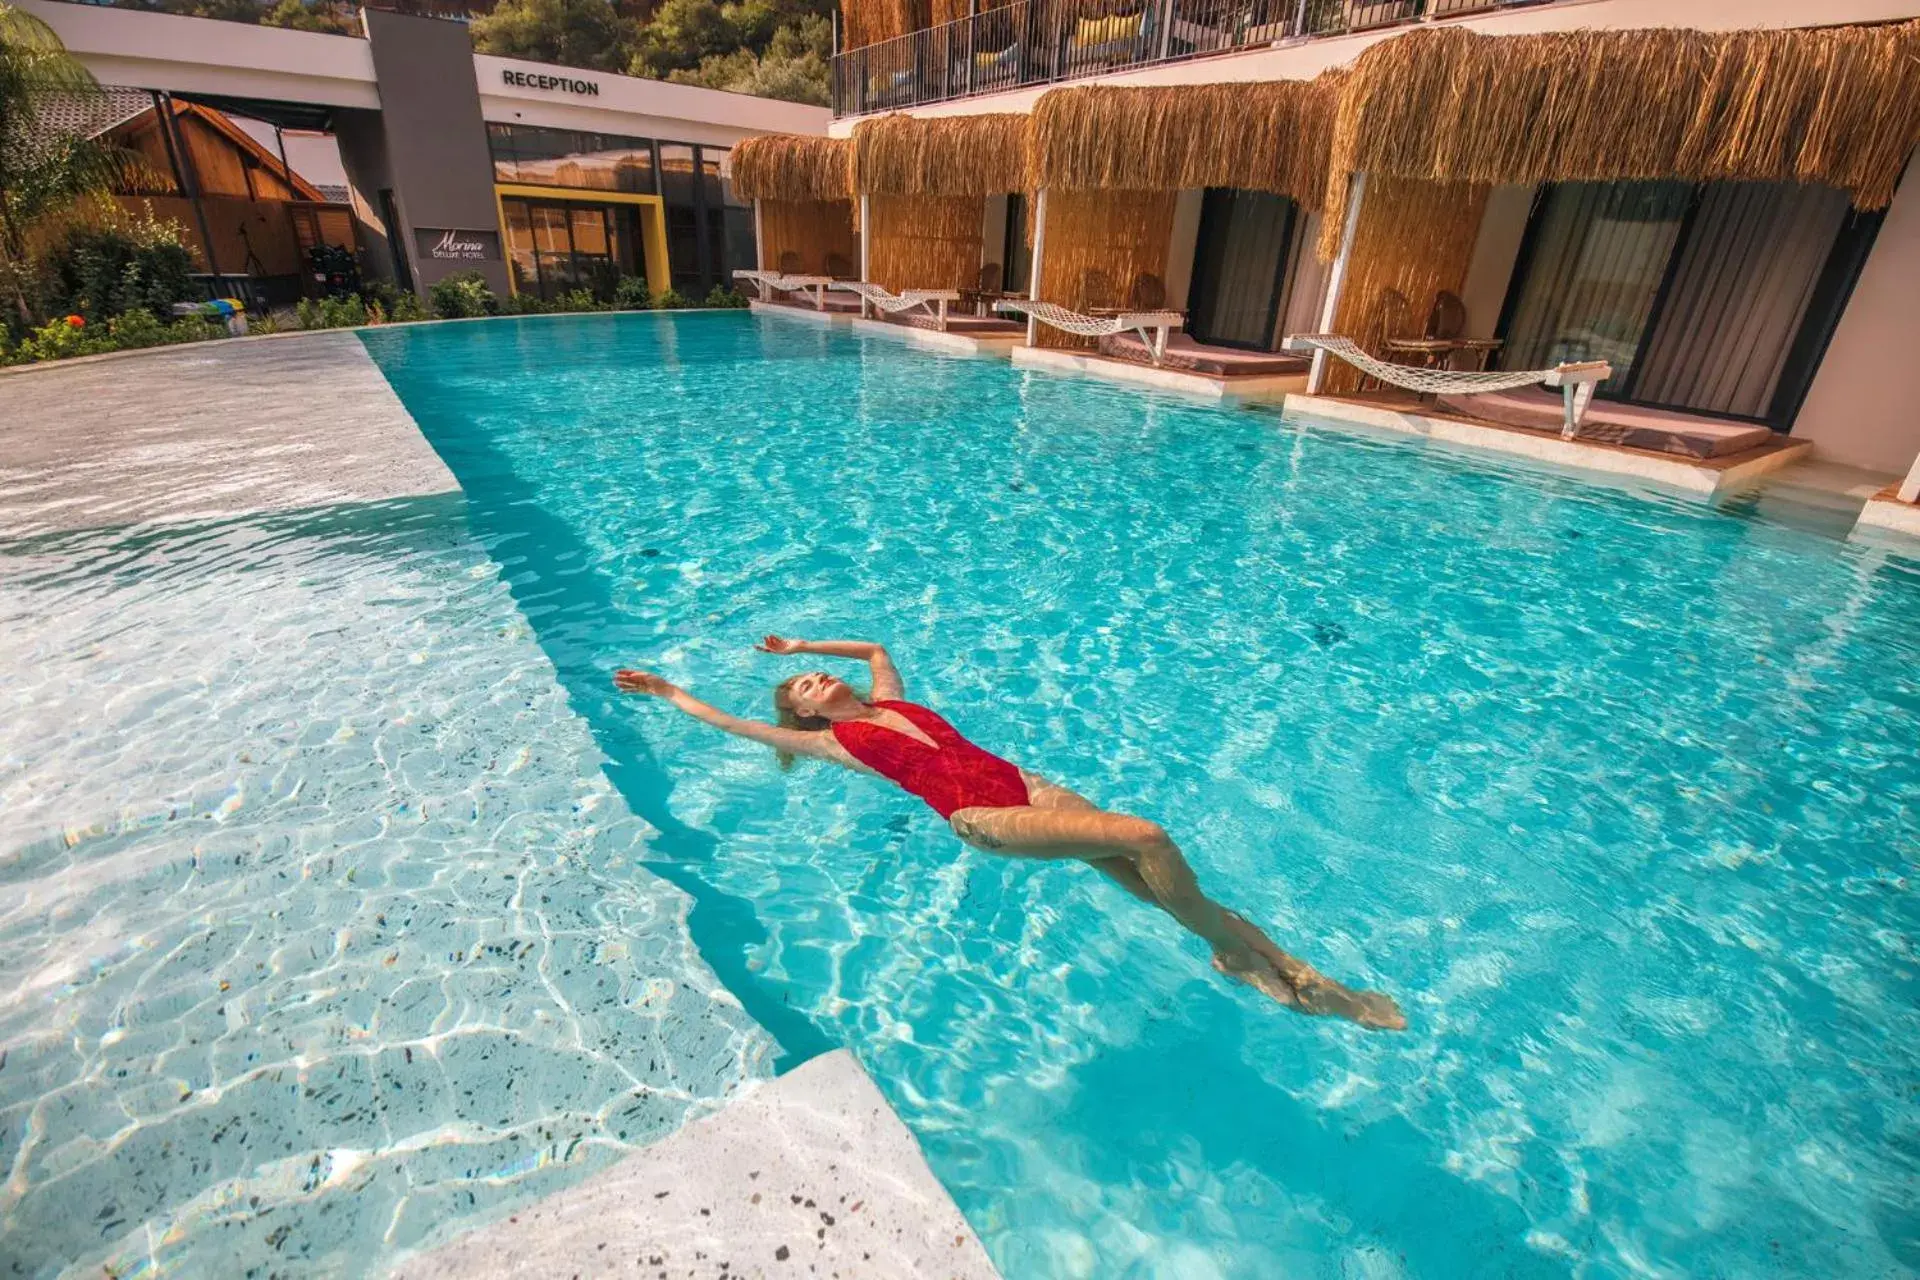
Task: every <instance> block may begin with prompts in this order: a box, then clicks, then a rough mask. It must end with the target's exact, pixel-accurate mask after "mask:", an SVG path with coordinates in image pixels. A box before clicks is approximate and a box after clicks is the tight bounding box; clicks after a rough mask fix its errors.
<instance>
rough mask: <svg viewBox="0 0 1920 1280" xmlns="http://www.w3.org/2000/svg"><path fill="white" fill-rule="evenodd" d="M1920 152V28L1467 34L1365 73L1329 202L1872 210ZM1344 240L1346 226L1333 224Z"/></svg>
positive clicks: (1342, 128)
mask: <svg viewBox="0 0 1920 1280" xmlns="http://www.w3.org/2000/svg"><path fill="white" fill-rule="evenodd" d="M1916 142H1920V23H1916V22H1907V23H1900V24H1896V25H1888V26H1873V27H1827V28H1817V29H1807V30H1789V31H1735V32H1727V33H1722V34H1709V33H1706V32H1700V31H1686V30H1677V29H1663V30H1653V31H1573V32H1564V33H1552V34H1539V35H1516V36H1482V35H1476V34H1474V33H1473V32H1471V31H1467V30H1465V29H1463V28H1459V27H1451V28H1438V29H1434V30H1425V31H1415V32H1410V33H1408V34H1406V35H1402V36H1398V37H1396V38H1394V39H1392V40H1386V41H1382V42H1381V43H1379V44H1377V45H1374V46H1373V47H1372V48H1370V49H1368V50H1366V51H1365V52H1364V53H1362V54H1361V55H1360V57H1359V58H1358V59H1356V60H1355V62H1354V65H1353V69H1352V72H1351V76H1350V78H1349V80H1348V82H1347V86H1346V89H1345V92H1344V93H1343V94H1342V96H1341V101H1340V110H1339V118H1338V121H1337V123H1336V125H1335V128H1334V137H1333V151H1332V161H1331V170H1332V172H1331V174H1330V175H1329V184H1330V185H1329V188H1328V194H1327V201H1326V203H1327V206H1328V208H1329V209H1330V210H1336V211H1337V210H1338V209H1339V208H1340V207H1342V206H1344V203H1345V194H1346V182H1347V176H1348V175H1349V174H1352V173H1356V172H1362V171H1364V172H1369V173H1387V174H1392V175H1394V176H1396V177H1402V178H1422V179H1427V180H1430V181H1466V182H1478V183H1494V182H1578V181H1590V182H1591V181H1618V180H1625V179H1643V178H1680V179H1685V180H1690V181H1712V180H1716V179H1721V180H1746V181H1762V182H1819V183H1825V184H1826V185H1828V186H1833V187H1838V188H1840V189H1841V190H1843V191H1845V192H1847V194H1848V195H1849V196H1851V197H1852V199H1853V202H1854V204H1855V205H1857V206H1859V207H1860V208H1862V209H1881V208H1885V207H1886V205H1887V203H1888V202H1889V201H1890V200H1891V199H1892V198H1893V188H1894V184H1895V183H1896V182H1898V181H1899V178H1900V172H1901V170H1902V168H1904V167H1905V165H1906V162H1907V157H1908V155H1909V154H1910V153H1911V152H1912V150H1913V148H1914V145H1915V143H1916ZM1322 230H1323V233H1324V234H1323V241H1322V245H1321V249H1322V252H1323V253H1327V254H1331V253H1332V252H1333V250H1332V249H1330V248H1329V247H1328V240H1327V239H1326V237H1331V239H1332V240H1333V241H1337V240H1338V238H1339V235H1340V219H1339V218H1338V217H1334V216H1329V217H1328V218H1327V219H1326V220H1325V222H1324V223H1323V226H1322Z"/></svg>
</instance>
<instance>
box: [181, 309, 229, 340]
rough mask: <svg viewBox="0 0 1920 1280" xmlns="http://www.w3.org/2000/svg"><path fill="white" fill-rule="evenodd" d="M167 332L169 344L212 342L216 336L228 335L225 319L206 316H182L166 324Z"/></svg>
mask: <svg viewBox="0 0 1920 1280" xmlns="http://www.w3.org/2000/svg"><path fill="white" fill-rule="evenodd" d="M166 334H167V337H166V341H167V343H168V344H169V345H173V344H176V343H182V342H210V341H212V340H213V339H215V338H224V337H227V336H228V334H227V325H226V322H225V321H224V320H209V319H207V318H206V317H204V316H182V317H181V318H180V319H178V320H175V321H174V322H173V323H172V324H170V325H168V326H166Z"/></svg>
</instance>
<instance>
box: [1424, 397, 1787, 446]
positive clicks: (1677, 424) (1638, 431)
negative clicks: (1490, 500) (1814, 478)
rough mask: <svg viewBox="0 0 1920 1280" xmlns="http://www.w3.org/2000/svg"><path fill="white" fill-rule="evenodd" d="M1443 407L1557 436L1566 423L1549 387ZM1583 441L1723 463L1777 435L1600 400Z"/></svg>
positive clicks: (1458, 400)
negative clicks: (1732, 456) (1714, 459)
mask: <svg viewBox="0 0 1920 1280" xmlns="http://www.w3.org/2000/svg"><path fill="white" fill-rule="evenodd" d="M1439 402H1440V404H1441V405H1442V406H1443V407H1445V408H1447V409H1449V410H1451V411H1453V412H1454V413H1458V414H1462V415H1464V416H1466V417H1469V418H1479V419H1481V420H1482V421H1483V422H1497V423H1500V424H1501V425H1502V426H1508V427H1527V428H1530V429H1534V430H1539V431H1558V430H1560V427H1561V424H1562V423H1563V422H1564V420H1565V418H1564V412H1563V410H1562V408H1561V397H1560V393H1559V392H1558V391H1549V390H1548V389H1546V388H1545V387H1522V388H1520V389H1519V390H1517V391H1493V392H1489V393H1487V394H1485V395H1474V396H1444V395H1443V396H1440V397H1439ZM1580 438H1581V439H1582V440H1597V441H1600V442H1602V443H1605V444H1618V445H1625V446H1627V447H1628V448H1630V449H1646V450H1650V451H1651V452H1654V453H1677V454H1681V455H1683V456H1685V457H1689V458H1722V457H1725V456H1726V455H1728V454H1730V453H1744V452H1745V451H1747V450H1748V449H1757V448H1759V447H1760V446H1761V445H1763V444H1766V443H1767V442H1768V441H1769V440H1771V439H1773V432H1771V431H1769V430H1768V429H1767V428H1765V427H1761V426H1756V425H1754V424H1753V423H1751V422H1736V421H1733V420H1732V419H1729V418H1713V417H1708V416H1706V415H1704V414H1693V413H1676V412H1674V411H1673V410H1671V409H1648V408H1644V407H1642V406H1640V405H1632V404H1612V403H1609V402H1607V401H1605V400H1595V401H1593V402H1591V403H1590V404H1588V405H1587V413H1586V416H1585V417H1583V418H1582V419H1581V420H1580Z"/></svg>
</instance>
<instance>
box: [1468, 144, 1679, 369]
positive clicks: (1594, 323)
mask: <svg viewBox="0 0 1920 1280" xmlns="http://www.w3.org/2000/svg"><path fill="white" fill-rule="evenodd" d="M1692 198H1693V188H1692V186H1691V185H1689V184H1687V183H1684V182H1563V183H1560V184H1558V185H1556V186H1554V187H1552V188H1551V189H1549V191H1548V192H1547V196H1546V204H1545V206H1544V207H1543V208H1542V210H1541V211H1540V214H1539V222H1538V224H1537V225H1536V227H1535V228H1534V232H1533V235H1534V242H1533V255H1532V259H1531V262H1530V264H1529V266H1528V270H1527V277H1526V281H1525V283H1524V285H1523V286H1522V288H1521V293H1520V297H1519V301H1518V305H1516V306H1515V307H1514V309H1513V314H1512V319H1511V320H1510V321H1509V323H1508V326H1507V342H1506V347H1505V351H1504V355H1503V361H1502V363H1503V365H1504V367H1506V368H1508V369H1544V368H1547V367H1549V366H1552V365H1555V364H1559V363H1561V362H1562V361H1569V360H1605V361H1607V362H1608V363H1609V364H1611V365H1612V366H1613V377H1611V378H1610V379H1608V380H1607V382H1606V384H1605V385H1604V387H1603V388H1602V390H1603V391H1605V392H1607V393H1610V394H1613V395H1622V394H1624V393H1625V392H1624V388H1626V387H1627V386H1629V385H1630V383H1631V380H1632V377H1633V360H1634V355H1635V353H1636V352H1637V351H1638V350H1639V349H1640V340H1641V338H1642V337H1643V336H1644V334H1645V332H1646V327H1647V324H1648V321H1649V320H1650V319H1651V317H1652V315H1653V306H1654V300H1655V299H1656V298H1657V297H1658V296H1659V293H1660V282H1661V280H1662V279H1663V278H1664V277H1665V276H1666V272H1667V263H1668V262H1669V261H1670V260H1671V259H1672V257H1673V248H1674V245H1675V244H1676V243H1677V242H1678V241H1679V237H1680V227H1681V224H1682V223H1683V222H1684V221H1685V218H1686V212H1687V206H1688V204H1689V203H1691V201H1692Z"/></svg>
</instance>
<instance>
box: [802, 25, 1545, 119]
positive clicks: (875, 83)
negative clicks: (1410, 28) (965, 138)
mask: <svg viewBox="0 0 1920 1280" xmlns="http://www.w3.org/2000/svg"><path fill="white" fill-rule="evenodd" d="M1548 2H1549V0H1381V2H1380V3H1371V4H1369V3H1358V2H1356V0H1013V2H1012V3H1011V4H1007V5H1005V6H1004V7H1001V8H997V9H988V10H985V11H984V12H980V13H976V14H974V15H973V16H971V17H966V18H961V19H958V20H957V21H954V22H948V23H943V24H941V25H939V26H934V27H927V28H925V29H923V30H920V31H915V32H911V33H909V34H907V35H904V36H899V37H897V38H895V39H892V40H883V41H881V42H880V43H878V44H870V45H865V46H863V47H861V48H858V49H850V50H848V51H847V52H845V53H841V54H836V55H835V56H834V59H833V113H834V114H835V115H841V116H844V115H861V114H864V113H866V112H869V111H895V110H899V109H901V108H904V107H917V106H924V105H925V104H927V103H930V102H947V101H950V100H952V99H954V98H965V97H968V96H970V95H973V94H982V93H999V92H1002V91H1004V90H1007V89H1019V88H1023V87H1025V86H1028V85H1037V84H1051V83H1054V82H1056V81H1061V80H1073V79H1077V78H1079V77H1082V76H1094V75H1105V74H1107V73H1110V72H1114V71H1124V70H1126V69H1128V68H1130V67H1142V66H1148V65H1151V64H1153V63H1158V62H1177V61H1180V60H1182V59H1185V58H1197V57H1203V56H1205V55H1207V54H1212V53H1225V52H1228V51H1230V50H1234V49H1249V48H1257V47H1260V46H1262V45H1272V44H1276V43H1278V42H1280V41H1282V40H1297V39H1305V38H1311V37H1315V36H1330V35H1344V34H1345V33H1347V32H1349V31H1365V30H1369V29H1371V28H1374V27H1382V26H1389V25H1392V24H1394V23H1403V22H1421V21H1428V20H1432V19H1435V18H1450V17H1453V16H1455V15H1457V14H1466V13H1479V12H1483V11H1486V10H1490V9H1503V8H1511V7H1514V6H1517V5H1522V4H1541V3H1548Z"/></svg>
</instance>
